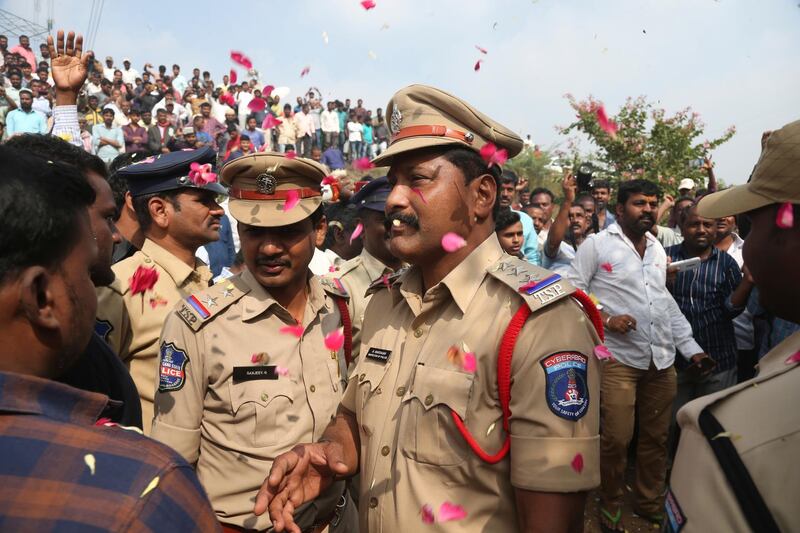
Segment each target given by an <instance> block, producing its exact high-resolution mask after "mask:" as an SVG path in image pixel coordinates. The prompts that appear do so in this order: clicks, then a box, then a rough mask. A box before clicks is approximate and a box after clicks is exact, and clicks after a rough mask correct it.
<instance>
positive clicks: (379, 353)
mask: <svg viewBox="0 0 800 533" xmlns="http://www.w3.org/2000/svg"><path fill="white" fill-rule="evenodd" d="M390 355H392V351H391V350H384V349H382V348H370V349H369V350H367V359H372V360H373V361H378V362H379V363H385V362H386V361H388V360H389V356H390Z"/></svg>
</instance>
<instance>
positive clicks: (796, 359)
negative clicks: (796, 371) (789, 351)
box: [786, 351, 800, 365]
mask: <svg viewBox="0 0 800 533" xmlns="http://www.w3.org/2000/svg"><path fill="white" fill-rule="evenodd" d="M792 363H800V351H797V352H795V353H794V354H793V355H790V356H789V357H787V358H786V364H787V365H791V364H792Z"/></svg>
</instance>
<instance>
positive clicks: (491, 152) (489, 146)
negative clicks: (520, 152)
mask: <svg viewBox="0 0 800 533" xmlns="http://www.w3.org/2000/svg"><path fill="white" fill-rule="evenodd" d="M481 158H483V160H484V161H485V162H486V164H487V165H488V166H489V167H491V166H492V165H497V166H503V165H504V164H505V162H506V161H508V150H506V149H505V148H502V149H499V150H498V149H497V146H495V144H494V143H491V142H489V143H486V144H484V145H483V146H482V147H481Z"/></svg>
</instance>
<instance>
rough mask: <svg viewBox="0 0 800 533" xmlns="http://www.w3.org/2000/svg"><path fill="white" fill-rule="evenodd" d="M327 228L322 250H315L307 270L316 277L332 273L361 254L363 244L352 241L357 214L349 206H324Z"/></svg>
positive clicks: (355, 240) (356, 240)
mask: <svg viewBox="0 0 800 533" xmlns="http://www.w3.org/2000/svg"><path fill="white" fill-rule="evenodd" d="M325 218H326V220H327V221H328V227H327V230H326V232H325V240H324V241H323V243H322V249H319V248H316V249H315V252H314V257H312V258H311V264H310V265H309V266H308V268H309V269H310V270H311V271H312V272H313V273H314V274H316V275H318V276H324V275H325V274H327V273H328V272H333V271H334V270H335V268H336V267H337V266H339V265H341V264H342V263H344V262H345V261H349V260H350V259H352V258H354V257H356V256H357V255H358V254H360V253H361V250H362V247H363V242H362V241H361V239H352V240H351V238H350V237H352V235H353V232H354V231H355V229H356V225H357V224H358V212H357V211H356V209H355V206H353V205H350V204H341V203H332V204H328V205H327V206H325Z"/></svg>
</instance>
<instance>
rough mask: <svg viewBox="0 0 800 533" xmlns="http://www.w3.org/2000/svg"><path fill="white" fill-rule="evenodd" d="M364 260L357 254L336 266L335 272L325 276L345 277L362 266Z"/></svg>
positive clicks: (331, 277) (330, 277)
mask: <svg viewBox="0 0 800 533" xmlns="http://www.w3.org/2000/svg"><path fill="white" fill-rule="evenodd" d="M362 262H363V260H362V259H361V256H360V255H357V256H355V257H354V258H352V259H348V260H347V261H345V262H344V263H340V264H339V265H338V266H336V267H335V270H334V271H333V272H330V273H328V274H326V275H325V276H323V277H325V278H328V279H333V278H339V279H342V278H345V277H347V276H348V274H351V273H352V272H355V271H356V270H357V269H358V267H359V266H361V264H362Z"/></svg>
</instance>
